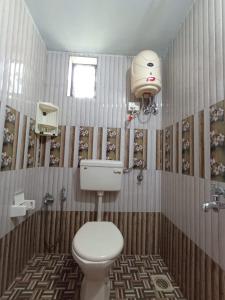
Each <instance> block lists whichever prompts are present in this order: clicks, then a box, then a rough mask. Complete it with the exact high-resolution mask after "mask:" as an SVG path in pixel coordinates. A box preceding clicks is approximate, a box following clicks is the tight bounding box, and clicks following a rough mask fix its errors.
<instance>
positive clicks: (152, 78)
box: [146, 76, 156, 82]
mask: <svg viewBox="0 0 225 300" xmlns="http://www.w3.org/2000/svg"><path fill="white" fill-rule="evenodd" d="M155 79H156V78H155V77H154V76H150V77H148V78H147V79H146V81H147V82H149V81H155Z"/></svg>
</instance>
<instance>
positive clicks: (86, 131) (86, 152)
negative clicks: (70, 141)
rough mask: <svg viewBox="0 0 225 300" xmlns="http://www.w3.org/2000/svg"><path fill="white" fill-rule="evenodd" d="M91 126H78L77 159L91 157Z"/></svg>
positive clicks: (92, 129)
mask: <svg viewBox="0 0 225 300" xmlns="http://www.w3.org/2000/svg"><path fill="white" fill-rule="evenodd" d="M93 131H94V128H93V127H80V137H79V154H78V155H79V160H81V159H92V157H93Z"/></svg>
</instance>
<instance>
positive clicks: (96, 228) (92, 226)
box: [72, 222, 123, 262]
mask: <svg viewBox="0 0 225 300" xmlns="http://www.w3.org/2000/svg"><path fill="white" fill-rule="evenodd" d="M72 247H73V250H74V251H75V253H77V255H79V256H80V257H81V258H83V259H84V260H88V261H93V262H102V261H107V260H111V259H114V258H115V257H117V256H118V255H119V254H120V253H121V251H122V249H123V236H122V234H121V232H120V231H119V229H118V228H117V227H116V226H115V225H114V224H113V223H112V222H87V223H85V224H84V225H83V226H82V227H81V228H80V229H79V230H78V232H77V233H76V235H75V237H74V239H73V246H72Z"/></svg>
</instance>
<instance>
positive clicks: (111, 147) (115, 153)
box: [106, 128, 121, 160]
mask: <svg viewBox="0 0 225 300" xmlns="http://www.w3.org/2000/svg"><path fill="white" fill-rule="evenodd" d="M120 135H121V129H120V128H107V144H106V159H107V160H120Z"/></svg>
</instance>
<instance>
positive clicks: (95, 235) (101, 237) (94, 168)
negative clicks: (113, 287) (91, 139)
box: [72, 160, 124, 300]
mask: <svg viewBox="0 0 225 300" xmlns="http://www.w3.org/2000/svg"><path fill="white" fill-rule="evenodd" d="M122 174H123V163H122V162H121V161H109V160H82V161H81V164H80V186H81V189H82V190H91V191H96V192H97V195H98V217H97V221H96V222H87V223H86V224H84V225H83V226H82V227H81V228H80V229H79V230H78V232H77V233H76V235H75V237H74V239H73V242H72V254H73V257H74V259H75V260H76V262H77V263H78V264H79V266H80V268H81V270H82V271H83V273H84V279H83V282H82V285H81V295H80V299H81V300H107V299H109V292H110V282H109V269H110V267H111V265H112V264H113V262H114V261H115V260H116V259H117V257H118V256H119V255H120V253H121V251H122V249H123V244H124V241H123V236H122V234H121V232H120V231H119V229H118V228H117V227H116V226H115V225H114V224H113V223H112V222H103V221H101V214H102V197H103V194H104V191H119V190H120V189H121V184H122Z"/></svg>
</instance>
